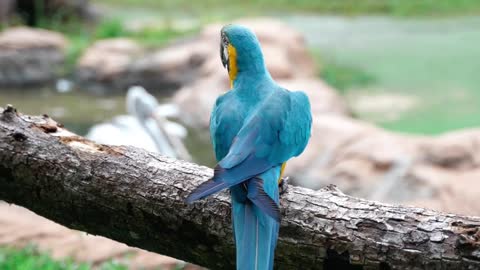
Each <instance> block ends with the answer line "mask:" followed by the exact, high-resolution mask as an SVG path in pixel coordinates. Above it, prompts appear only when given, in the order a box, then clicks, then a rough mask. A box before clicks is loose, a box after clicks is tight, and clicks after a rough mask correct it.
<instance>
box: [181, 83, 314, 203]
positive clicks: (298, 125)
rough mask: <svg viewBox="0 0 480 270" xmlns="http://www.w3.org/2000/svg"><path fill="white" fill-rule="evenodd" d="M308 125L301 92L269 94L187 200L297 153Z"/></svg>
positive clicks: (307, 133)
mask: <svg viewBox="0 0 480 270" xmlns="http://www.w3.org/2000/svg"><path fill="white" fill-rule="evenodd" d="M310 127H311V115H310V103H309V101H308V97H307V96H306V95H305V94H304V93H302V92H290V91H287V90H283V91H281V92H279V93H277V94H276V95H271V96H270V97H269V98H268V99H267V100H266V102H265V103H264V105H263V106H260V107H259V109H258V110H257V112H254V113H253V115H252V116H251V117H250V118H249V119H248V120H247V121H246V124H244V126H243V127H242V128H241V130H240V131H239V132H238V135H237V136H236V137H235V138H234V139H233V143H232V145H231V147H230V149H229V151H228V154H227V155H226V156H225V157H224V158H223V159H222V160H221V161H220V162H219V163H218V165H217V167H216V168H215V172H214V176H213V178H212V179H210V180H209V181H207V182H206V183H204V184H202V185H200V186H199V187H198V188H197V189H196V190H194V191H193V192H192V193H191V194H190V195H189V196H188V198H187V202H189V203H191V202H193V201H195V200H199V199H202V198H204V197H207V196H209V195H211V194H214V193H216V192H218V191H220V190H222V189H224V188H229V187H232V186H234V185H237V184H239V183H242V182H244V181H246V180H248V179H250V178H252V177H254V176H257V175H259V174H261V173H263V172H265V171H267V170H268V169H270V168H272V167H275V166H278V165H279V164H281V163H283V162H285V161H286V160H288V159H289V158H291V157H292V156H297V155H299V154H300V153H301V152H302V151H303V150H304V149H305V147H306V145H307V142H308V139H309V137H310ZM258 202H260V201H258ZM262 207H264V208H268V207H269V206H268V205H263V206H262ZM271 210H272V211H275V210H273V209H271Z"/></svg>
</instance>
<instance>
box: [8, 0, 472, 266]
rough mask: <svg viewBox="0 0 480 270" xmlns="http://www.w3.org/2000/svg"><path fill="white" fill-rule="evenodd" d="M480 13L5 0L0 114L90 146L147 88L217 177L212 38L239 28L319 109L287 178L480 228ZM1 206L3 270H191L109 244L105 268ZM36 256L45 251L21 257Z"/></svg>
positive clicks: (350, 4) (454, 4)
mask: <svg viewBox="0 0 480 270" xmlns="http://www.w3.org/2000/svg"><path fill="white" fill-rule="evenodd" d="M479 13H480V2H478V1H476V0H460V1H455V0H439V1H429V0H419V1H414V0H403V1H393V0H370V1H361V2H360V1H354V0H351V1H295V3H293V2H292V1H268V0H256V1H236V0H231V1H228V2H224V1H216V0H210V1H197V2H194V1H183V0H181V1H165V0H163V1H155V0H119V1H116V0H115V1H114V0H99V1H86V0H70V1H68V0H51V1H34V0H31V1H27V0H2V2H0V21H1V22H2V24H1V29H2V31H3V32H2V33H0V106H4V105H5V104H7V103H10V104H14V106H15V107H17V108H18V109H19V110H20V111H21V112H23V113H28V114H43V113H46V114H48V115H50V116H51V117H53V118H54V119H56V120H58V121H59V122H62V123H63V124H64V125H65V126H66V127H67V128H68V129H70V130H72V131H74V132H76V133H78V134H80V135H86V134H87V133H88V132H89V130H90V129H91V128H92V127H93V126H94V125H97V124H100V123H105V122H106V123H109V122H110V123H112V119H115V117H116V116H118V115H122V114H127V111H126V108H125V107H126V106H125V93H126V91H127V89H128V88H129V87H130V86H133V85H141V86H143V87H145V88H146V89H147V91H149V92H150V93H151V94H153V95H154V96H155V97H156V98H157V99H158V100H159V102H160V103H164V104H165V103H168V104H174V105H175V106H177V107H178V108H179V109H180V113H179V115H177V116H175V117H173V119H171V120H172V121H174V122H176V123H179V124H181V125H183V126H184V127H185V128H186V129H187V130H188V135H187V137H186V138H185V140H184V143H185V145H186V147H187V149H188V150H189V152H190V153H191V154H192V156H193V161H195V162H196V163H200V164H205V165H209V166H212V165H213V164H214V159H213V155H212V151H211V146H210V144H209V137H208V130H207V125H208V114H209V110H210V108H211V104H212V103H213V101H214V99H215V97H216V96H218V95H219V94H220V93H221V92H223V91H225V90H227V89H228V83H227V81H226V77H227V76H226V71H225V70H223V69H222V67H221V64H220V59H219V57H218V45H217V44H218V42H217V40H216V39H217V38H218V29H219V27H220V26H221V25H222V24H225V23H230V22H233V21H237V20H240V21H241V22H244V23H246V24H247V25H249V26H251V27H252V28H253V29H254V30H255V31H256V32H257V34H258V35H259V38H260V40H261V42H262V44H263V45H264V51H265V53H266V56H267V62H268V64H269V68H270V69H271V71H272V74H273V75H274V77H275V78H276V79H278V80H279V81H280V82H281V84H282V85H285V86H287V87H289V88H291V89H304V90H305V91H307V94H309V96H310V99H311V100H312V106H313V109H314V130H313V131H314V132H313V136H312V140H311V143H310V145H309V146H308V149H307V150H306V152H305V154H304V155H303V156H302V157H301V158H299V159H295V160H292V161H291V162H290V163H289V165H288V166H287V173H288V174H289V175H291V176H292V178H293V183H294V184H297V185H303V186H307V187H310V188H314V189H318V188H321V187H322V186H324V185H326V184H330V183H335V184H337V185H338V186H339V187H340V189H341V190H343V191H345V192H346V193H348V194H352V195H355V196H361V197H365V198H369V199H375V200H381V201H386V202H391V203H403V204H414V205H418V206H423V207H430V208H434V209H438V210H442V211H448V212H455V213H462V214H471V215H480V206H477V203H476V202H477V198H478V196H480V187H479V184H478V181H477V179H478V176H480V155H479V154H478V153H479V151H477V150H480V149H479V148H480V129H478V126H480V117H479V113H480V76H478V72H479V71H480V61H478V58H479V56H480V46H478V44H480V17H479V16H478V14H479ZM259 18H261V19H259ZM27 26H28V27H31V28H19V27H27ZM40 29H43V30H40ZM44 30H48V32H43V31H44ZM114 121H115V120H113V122H114ZM109 136H110V135H108V134H105V137H107V139H108V137H109ZM132 140H133V141H131V142H130V143H132V144H135V142H134V140H135V139H134V138H133V139H132ZM150 150H152V149H150ZM1 207H2V208H0V211H1V212H2V213H3V214H4V215H2V217H3V219H4V220H2V219H1V218H0V221H3V223H1V222H0V244H3V246H5V247H3V248H0V266H3V265H7V266H5V267H10V268H7V269H20V268H18V267H19V265H28V264H31V265H33V266H30V268H28V266H27V268H22V269H41V268H39V267H38V265H36V266H35V264H36V263H37V264H38V263H46V264H51V265H55V266H54V267H58V268H52V269H64V268H62V267H63V266H61V264H62V263H60V264H58V265H57V264H56V262H54V261H50V260H51V259H50V257H49V256H47V255H43V254H44V252H47V253H49V254H50V255H52V256H53V257H55V258H65V257H67V258H68V257H70V258H73V260H74V261H76V262H68V263H65V262H63V264H72V265H75V264H76V263H78V262H86V264H84V265H83V266H82V267H85V268H84V269H89V268H90V267H100V268H104V269H117V268H119V269H121V268H122V267H124V268H125V267H132V268H135V267H140V268H141V267H145V268H158V267H163V268H165V269H175V267H176V268H178V269H183V268H184V267H187V268H188V267H194V266H191V265H185V264H184V263H180V262H177V261H175V260H172V259H169V260H167V261H166V262H165V261H161V260H160V259H158V258H159V257H156V255H154V254H148V255H145V254H143V253H142V252H141V251H138V250H131V249H128V248H126V247H123V246H122V247H119V246H118V244H116V243H110V242H108V240H106V241H107V242H108V243H107V244H106V246H105V248H104V250H106V251H105V255H104V256H100V257H98V256H97V257H95V256H93V255H92V256H93V257H92V256H87V255H85V256H83V255H79V254H78V251H75V250H79V249H81V248H77V249H74V248H71V251H70V252H59V250H64V249H65V246H69V247H73V246H78V245H80V246H81V245H84V246H85V245H86V244H85V242H82V241H93V242H92V243H99V242H98V241H104V240H90V238H88V240H84V238H83V236H82V237H78V234H79V233H78V232H72V231H69V230H65V229H60V228H57V229H55V228H56V227H54V226H55V225H51V226H53V227H51V226H50V225H45V228H48V230H47V231H48V232H49V233H45V232H44V231H40V232H38V233H37V234H35V233H31V232H32V231H35V230H33V229H32V228H31V227H32V226H31V225H30V227H29V224H37V222H45V224H48V222H47V221H43V220H42V221H36V220H35V219H34V218H33V217H32V218H33V219H32V220H30V219H28V218H25V217H31V216H29V215H31V214H30V213H27V212H25V213H24V214H22V211H24V210H20V209H19V208H14V207H10V206H6V205H1ZM35 218H37V217H35ZM25 220H26V221H25ZM19 222H20V223H21V222H23V223H21V224H23V225H22V226H23V227H22V226H18V224H19ZM2 224H4V225H3V230H2ZM5 224H6V225H5ZM37 227H38V226H37ZM19 228H20V229H19ZM42 228H43V227H42ZM26 231H29V232H30V233H28V234H26V233H25V232H26ZM59 231H60V232H61V233H59ZM2 232H3V233H4V235H3V236H2V235H1V234H2ZM6 232H8V233H6ZM12 232H15V234H14V235H17V237H12V235H11V233H12ZM29 235H30V236H29ZM39 235H40V236H39ZM45 235H46V236H45ZM72 235H73V236H72ZM7 236H8V237H7ZM49 237H50V238H49ZM52 237H53V239H57V240H58V239H63V240H64V239H65V238H67V239H71V238H72V237H73V238H75V239H77V238H78V239H82V240H78V241H76V240H75V241H74V240H71V241H70V242H68V241H67V242H66V243H67V244H65V243H64V242H62V241H60V240H58V241H57V242H61V243H63V244H58V243H57V242H55V241H52V240H51V239H52ZM53 242H55V243H56V244H52V243H53ZM49 243H50V244H49ZM27 244H33V245H34V246H37V247H40V248H39V249H40V251H38V250H37V248H31V247H28V248H26V249H20V250H19V249H17V248H18V247H24V246H25V245H27ZM93 245H94V246H97V247H98V245H99V244H93ZM12 247H17V248H13V249H12ZM83 249H87V248H83ZM90 249H92V250H94V252H92V253H98V252H95V249H94V248H90ZM132 254H133V255H132ZM97 255H98V254H97ZM142 256H145V258H144V257H142ZM137 258H140V259H137ZM142 258H143V259H142ZM154 258H155V259H154ZM112 259H113V260H114V262H112ZM156 260H159V261H158V263H154V264H152V265H150V264H148V262H152V261H155V262H157V261H156ZM105 261H106V262H107V263H106V264H104V262H105ZM115 261H120V262H119V263H116V262H115ZM137 261H138V263H137ZM32 267H33V268H32ZM52 267H53V266H52ZM0 268H2V267H0ZM2 269H3V268H2Z"/></svg>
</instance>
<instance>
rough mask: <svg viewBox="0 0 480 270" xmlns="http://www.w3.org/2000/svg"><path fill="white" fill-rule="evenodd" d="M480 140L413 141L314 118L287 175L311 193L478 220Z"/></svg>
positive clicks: (455, 136)
mask: <svg viewBox="0 0 480 270" xmlns="http://www.w3.org/2000/svg"><path fill="white" fill-rule="evenodd" d="M479 140H480V130H465V131H454V132H451V133H447V134H444V135H440V136H434V137H429V136H414V135H406V134H396V133H393V132H389V131H385V130H382V129H380V128H377V127H375V126H373V125H371V124H367V123H364V122H362V121H358V120H354V119H351V118H348V117H345V116H341V115H334V114H324V115H320V116H317V115H316V116H315V117H314V122H313V134H312V138H311V140H310V142H309V145H308V146H307V149H306V151H305V152H304V153H303V154H302V155H301V156H300V157H298V158H294V159H292V160H291V161H289V162H288V165H287V171H286V173H287V174H289V175H292V176H293V177H294V179H295V180H296V181H295V182H296V183H297V184H300V185H303V186H307V187H310V188H313V189H318V188H321V187H323V186H326V185H328V184H335V185H337V186H338V187H339V188H340V190H342V191H343V192H345V193H348V194H351V195H354V196H360V197H365V198H369V199H374V200H380V201H386V202H392V203H408V204H414V205H416V206H424V207H430V208H435V209H437V210H441V211H448V212H455V213H461V214H475V215H478V214H480V207H479V206H477V205H478V204H474V203H473V202H475V200H477V199H478V197H480V189H478V188H477V187H478V176H479V175H480V141H479ZM472 187H473V188H472Z"/></svg>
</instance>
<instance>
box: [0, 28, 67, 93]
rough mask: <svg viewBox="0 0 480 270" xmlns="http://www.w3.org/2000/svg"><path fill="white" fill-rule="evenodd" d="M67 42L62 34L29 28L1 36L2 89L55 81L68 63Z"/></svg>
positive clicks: (12, 30) (15, 29)
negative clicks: (63, 65)
mask: <svg viewBox="0 0 480 270" xmlns="http://www.w3.org/2000/svg"><path fill="white" fill-rule="evenodd" d="M66 47H67V41H66V39H65V38H64V37H63V36H62V35H61V34H59V33H55V32H52V31H47V30H40V29H32V28H27V27H15V28H9V29H7V30H5V31H3V32H1V33H0V87H28V86H38V85H41V84H46V83H49V82H52V81H53V80H54V79H56V78H57V76H58V74H59V72H60V71H61V69H62V64H63V63H64V60H65V49H66Z"/></svg>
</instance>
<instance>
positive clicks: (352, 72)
mask: <svg viewBox="0 0 480 270" xmlns="http://www.w3.org/2000/svg"><path fill="white" fill-rule="evenodd" d="M313 56H314V58H315V60H316V62H317V63H319V64H320V63H321V66H320V67H319V70H320V72H319V77H320V78H322V79H323V80H324V81H325V82H326V83H328V84H329V85H331V86H333V87H334V88H335V89H337V90H339V91H340V92H341V93H346V92H347V91H348V90H349V89H352V88H355V87H366V86H369V85H372V84H374V83H375V77H374V76H373V75H372V74H370V73H368V72H366V71H365V70H363V69H361V68H358V67H354V66H348V65H344V64H339V63H337V62H335V61H332V60H325V59H323V58H322V57H321V56H320V54H319V53H318V52H315V51H314V52H313Z"/></svg>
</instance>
